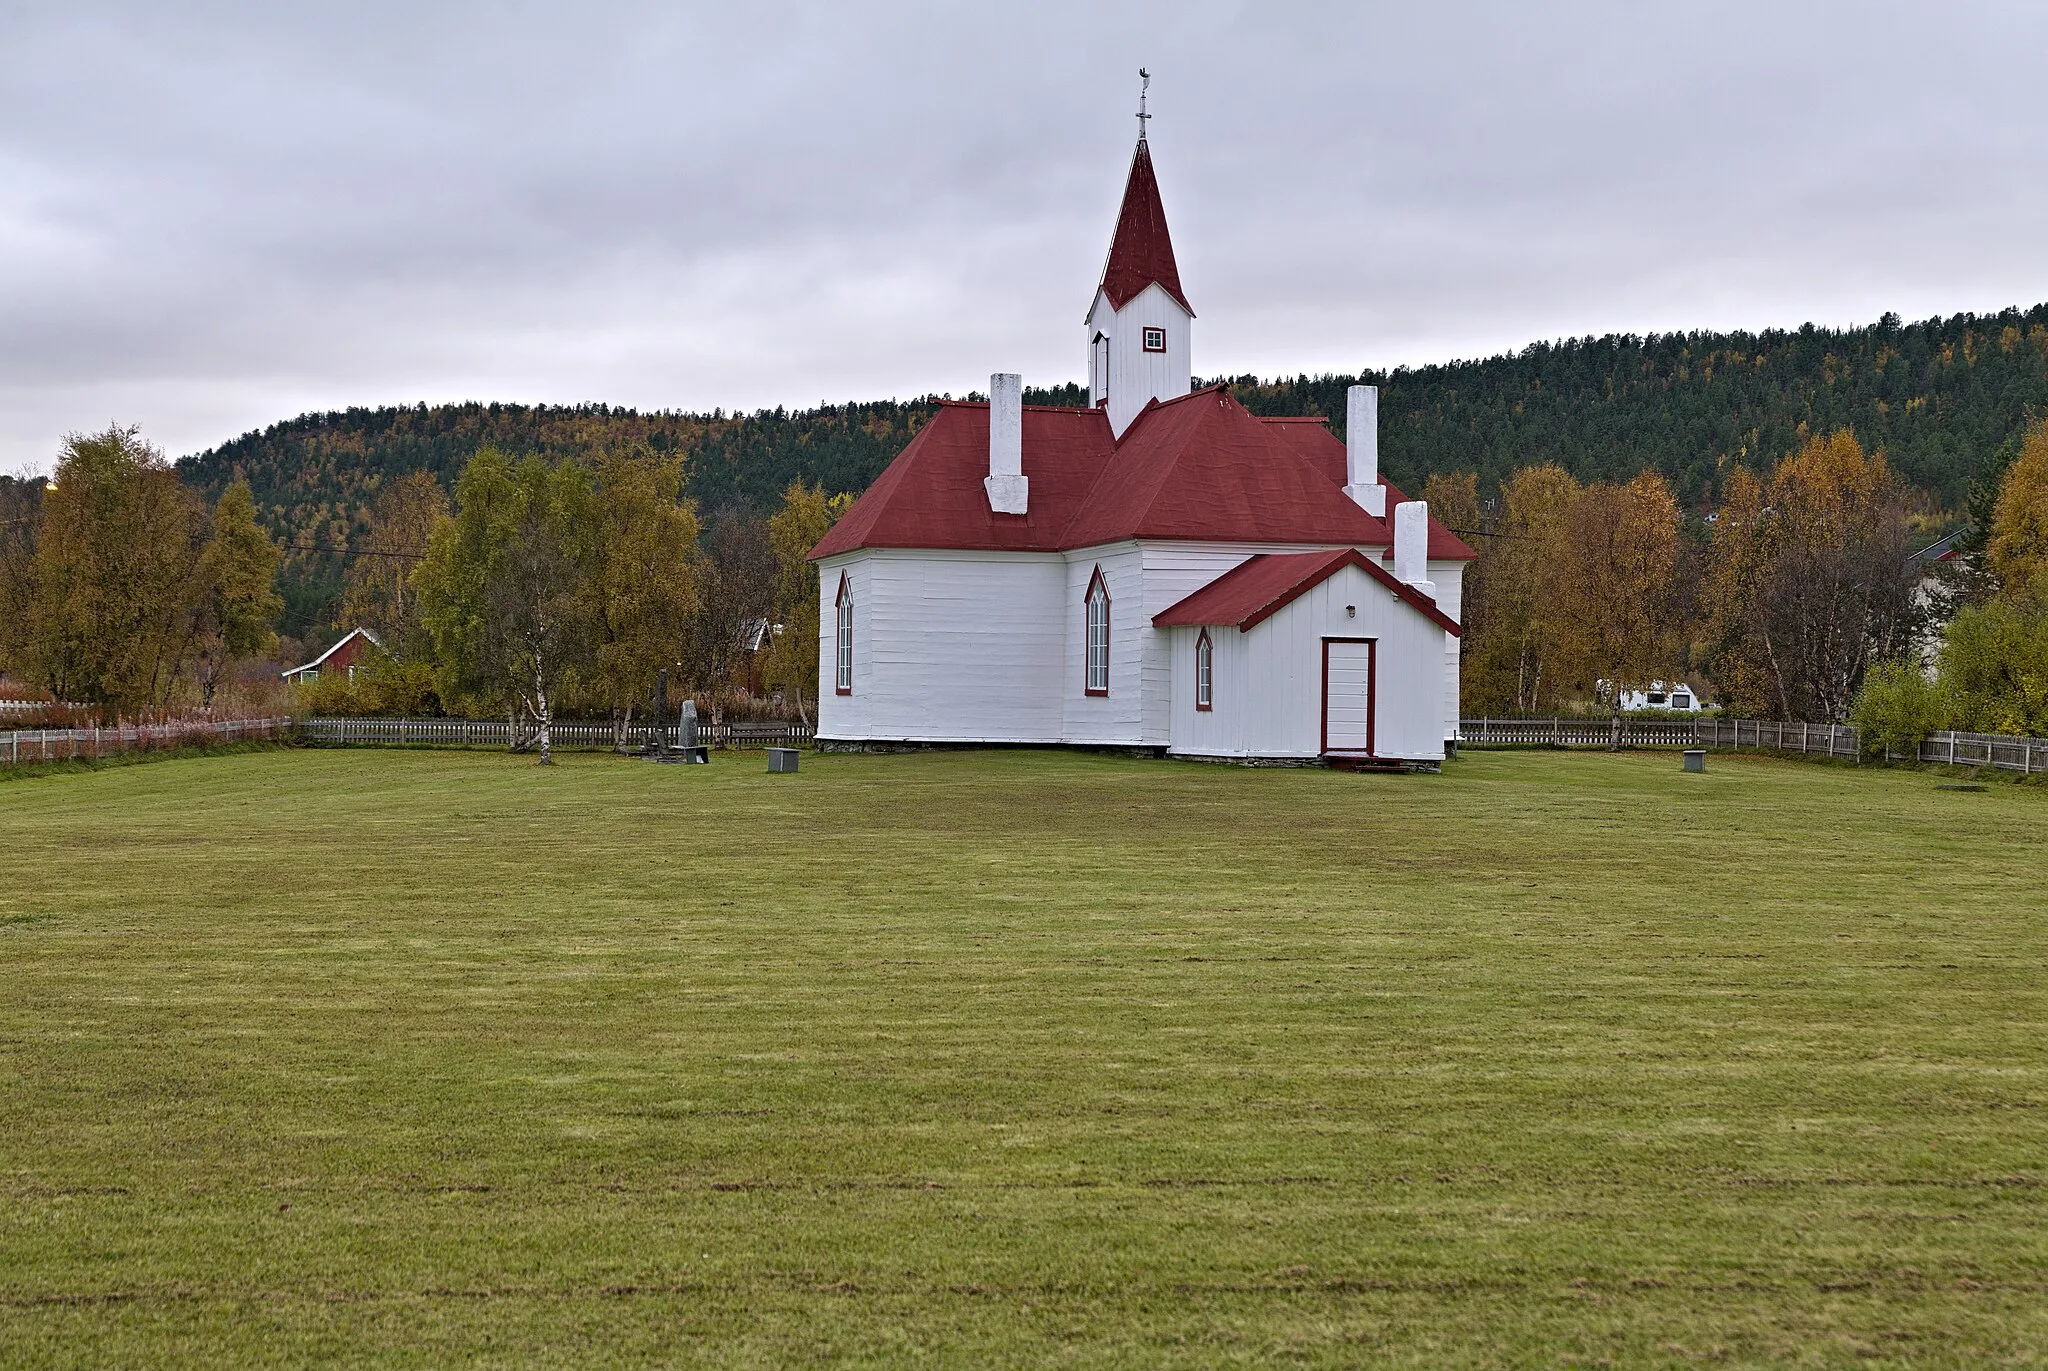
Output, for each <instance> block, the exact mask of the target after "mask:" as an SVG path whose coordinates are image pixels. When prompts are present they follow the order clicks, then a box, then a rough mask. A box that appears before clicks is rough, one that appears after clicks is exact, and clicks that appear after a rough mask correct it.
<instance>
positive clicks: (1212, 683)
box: [1195, 628, 1216, 713]
mask: <svg viewBox="0 0 2048 1371" xmlns="http://www.w3.org/2000/svg"><path fill="white" fill-rule="evenodd" d="M1215 689H1216V649H1215V647H1214V645H1212V644H1211V643H1210V642H1209V630H1208V629H1206V628H1205V629H1203V630H1202V636H1201V637H1199V638H1197V639H1195V708H1196V709H1199V710H1202V711H1204V712H1205V713H1206V712H1207V711H1208V710H1210V709H1212V708H1214V707H1215V703H1216V695H1215Z"/></svg>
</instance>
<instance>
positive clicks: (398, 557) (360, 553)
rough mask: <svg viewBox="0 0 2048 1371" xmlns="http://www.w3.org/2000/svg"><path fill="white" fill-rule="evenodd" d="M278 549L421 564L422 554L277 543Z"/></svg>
mask: <svg viewBox="0 0 2048 1371" xmlns="http://www.w3.org/2000/svg"><path fill="white" fill-rule="evenodd" d="M278 546H279V547H281V548H285V549H287V550H289V551H292V552H325V553H327V554H328V555H329V556H333V557H389V558H392V559H393V560H394V561H400V562H423V561H425V560H426V557H427V554H426V553H424V552H383V551H379V550H377V549H374V548H348V547H330V546H328V545H326V544H324V543H279V544H278Z"/></svg>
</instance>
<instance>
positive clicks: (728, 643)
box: [685, 507, 777, 689]
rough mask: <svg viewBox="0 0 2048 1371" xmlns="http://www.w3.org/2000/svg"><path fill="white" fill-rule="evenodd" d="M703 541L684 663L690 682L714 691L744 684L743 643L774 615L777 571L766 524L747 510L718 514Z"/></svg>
mask: <svg viewBox="0 0 2048 1371" xmlns="http://www.w3.org/2000/svg"><path fill="white" fill-rule="evenodd" d="M702 541H703V546H704V554H705V555H704V562H703V572H704V594H703V599H702V602H701V606H700V608H699V609H698V612H697V614H696V615H695V616H694V618H693V620H692V623H691V627H690V647H689V652H688V653H687V655H686V657H685V664H686V671H687V674H688V676H689V677H690V679H691V680H692V681H693V682H695V683H696V684H698V685H703V686H709V687H712V688H714V689H716V688H721V687H730V686H733V685H735V684H740V683H744V680H745V675H746V671H745V666H746V662H745V655H746V654H745V651H744V642H743V639H744V638H745V636H746V629H747V626H748V624H749V623H750V622H751V621H758V620H762V619H767V618H769V617H770V616H771V615H772V614H773V612H774V609H775V582H776V576H777V567H776V560H775V549H774V548H773V546H772V545H771V544H770V542H769V538H768V523H767V521H766V520H765V519H763V518H761V517H760V516H759V515H757V514H754V513H752V512H750V511H748V510H745V509H740V508H738V507H729V508H726V509H723V510H720V511H719V512H718V513H717V514H716V515H714V516H713V517H712V519H711V526H710V528H709V529H707V530H706V531H705V534H704V537H703V540H702Z"/></svg>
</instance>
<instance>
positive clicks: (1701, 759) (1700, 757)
mask: <svg viewBox="0 0 2048 1371" xmlns="http://www.w3.org/2000/svg"><path fill="white" fill-rule="evenodd" d="M1685 769H1686V770H1687V771H1705V770H1706V769H1707V750H1706V749H1705V748H1703V747H1689V748H1687V749H1686V750H1685Z"/></svg>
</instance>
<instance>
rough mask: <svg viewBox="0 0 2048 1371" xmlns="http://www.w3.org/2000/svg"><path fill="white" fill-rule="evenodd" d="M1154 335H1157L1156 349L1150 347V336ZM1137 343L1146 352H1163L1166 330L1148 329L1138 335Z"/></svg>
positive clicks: (1164, 349)
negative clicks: (1157, 343)
mask: <svg viewBox="0 0 2048 1371" xmlns="http://www.w3.org/2000/svg"><path fill="white" fill-rule="evenodd" d="M1155 333H1156V334H1158V335H1159V346H1158V347H1153V346H1152V335H1153V334H1155ZM1138 342H1139V344H1140V346H1142V347H1143V348H1144V349H1145V351H1147V352H1164V351H1166V330H1165V329H1163V328H1148V329H1146V330H1144V331H1143V332H1142V333H1140V334H1139V335H1138Z"/></svg>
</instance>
